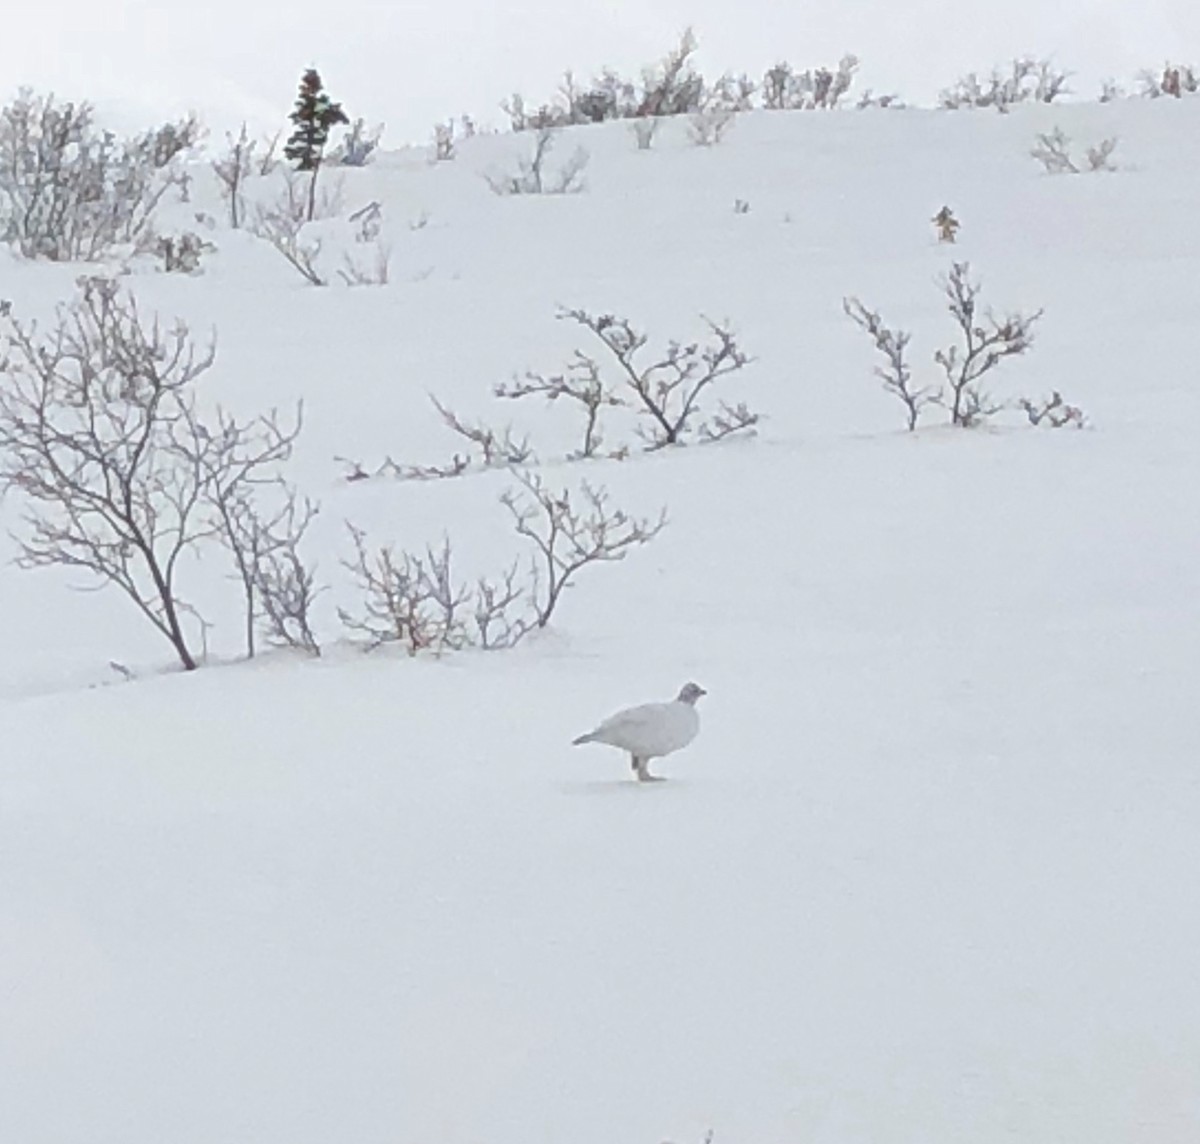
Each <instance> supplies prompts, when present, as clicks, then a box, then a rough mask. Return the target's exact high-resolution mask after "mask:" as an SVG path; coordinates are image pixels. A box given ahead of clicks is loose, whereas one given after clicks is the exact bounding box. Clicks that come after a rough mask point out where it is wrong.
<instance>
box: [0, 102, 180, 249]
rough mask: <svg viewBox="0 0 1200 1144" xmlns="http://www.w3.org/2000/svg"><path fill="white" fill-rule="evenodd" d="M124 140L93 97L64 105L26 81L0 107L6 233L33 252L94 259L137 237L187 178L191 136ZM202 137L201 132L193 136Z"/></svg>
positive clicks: (0, 199)
mask: <svg viewBox="0 0 1200 1144" xmlns="http://www.w3.org/2000/svg"><path fill="white" fill-rule="evenodd" d="M164 130H165V129H162V128H160V129H159V130H158V131H157V132H150V133H147V134H145V135H142V136H139V137H136V138H134V139H130V140H125V141H121V140H118V139H115V138H114V137H113V136H112V135H111V134H110V133H107V132H102V131H100V130H98V129H97V128H96V126H95V125H94V122H93V112H92V107H91V105H90V104H88V103H80V104H73V103H64V104H56V103H55V102H54V98H53V97H52V96H40V95H34V94H33V92H32V91H30V90H28V89H24V90H22V91H21V92H20V93H19V94H18V96H17V98H16V99H15V100H13V102H12V103H10V104H8V105H7V106H5V107H4V108H3V110H2V111H0V215H2V216H3V217H4V219H5V220H6V225H5V231H4V234H3V238H4V239H5V240H6V241H8V242H10V243H11V244H12V245H13V246H15V247H16V248H17V249H18V250H19V251H20V252H21V254H22V255H24V256H25V257H26V258H46V259H49V260H50V261H54V262H88V261H94V260H96V259H99V258H103V257H104V256H105V255H107V254H108V253H109V252H110V251H111V250H112V249H113V247H114V246H118V245H120V244H133V243H135V242H137V240H138V239H139V238H140V237H142V235H143V234H144V233H145V232H146V231H147V230H148V228H149V227H150V225H151V223H152V220H153V216H154V212H155V210H156V208H157V207H158V204H159V202H160V200H161V199H162V197H163V195H164V194H165V193H166V192H167V190H168V188H170V187H171V186H172V185H173V184H175V183H177V182H178V181H179V176H178V174H177V173H176V171H175V170H174V167H173V160H174V158H175V156H176V155H177V154H178V147H179V146H183V145H187V146H190V143H185V142H184V141H181V139H180V132H181V131H182V129H181V128H175V129H174V131H175V133H174V134H173V135H172V136H171V137H170V139H164V138H162V136H163V132H164ZM192 141H193V142H194V139H193V140H192Z"/></svg>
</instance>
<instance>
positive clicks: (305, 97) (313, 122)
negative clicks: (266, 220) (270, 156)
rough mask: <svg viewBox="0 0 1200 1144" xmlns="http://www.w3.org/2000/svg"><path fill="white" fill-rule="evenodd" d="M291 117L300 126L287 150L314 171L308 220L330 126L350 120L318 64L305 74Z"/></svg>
mask: <svg viewBox="0 0 1200 1144" xmlns="http://www.w3.org/2000/svg"><path fill="white" fill-rule="evenodd" d="M288 118H289V119H291V121H292V122H293V123H294V124H295V125H296V129H295V130H294V131H293V132H292V134H291V137H290V138H289V139H288V141H287V146H286V147H284V150H283V153H284V155H285V156H286V157H287V158H288V159H290V160H292V162H294V163H295V164H296V169H297V170H298V171H311V172H312V179H311V181H310V182H309V185H308V220H309V221H310V222H311V221H312V217H313V214H314V213H315V212H316V207H317V174H318V172H319V171H320V170H321V159H322V158H323V157H324V154H325V144H326V143H327V142H328V141H329V129H330V128H331V127H336V126H337V125H338V124H339V123H349V122H350V119H349V117H348V116H347V115H346V113H345V112H344V111H343V110H342V105H341V104H340V103H334V102H333V100H331V99H330V98H329V95H328V93H327V92H326V91H325V87H324V85H323V84H322V83H321V77H320V75H319V74H318V72H317V69H316V68H309V69H308V70H307V71H306V72H305V73H304V75H303V77H302V78H301V80H300V94H299V96H298V97H297V99H296V108H295V110H294V111H293V112H292V114H291V115H290V116H289V117H288Z"/></svg>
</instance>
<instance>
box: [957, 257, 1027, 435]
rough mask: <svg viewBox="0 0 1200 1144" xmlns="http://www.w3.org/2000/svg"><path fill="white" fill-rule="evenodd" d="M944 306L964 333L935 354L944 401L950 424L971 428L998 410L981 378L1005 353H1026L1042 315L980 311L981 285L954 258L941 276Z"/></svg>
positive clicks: (996, 364)
mask: <svg viewBox="0 0 1200 1144" xmlns="http://www.w3.org/2000/svg"><path fill="white" fill-rule="evenodd" d="M942 289H943V292H944V294H945V296H946V302H947V308H948V309H949V311H950V316H951V317H952V318H953V319H954V321H955V323H956V324H957V326H958V329H959V332H960V334H961V335H962V343H961V344H955V345H952V346H950V347H949V348H947V349H944V350H938V351H937V353H936V354H934V361H936V362H937V364H938V365H939V366H941V368H942V371H943V373H944V374H945V378H946V387H947V391H948V393H947V395H946V396H945V398H944V402H945V404H946V406H947V408H948V409H949V410H950V423H951V424H952V425H958V426H962V427H963V428H970V427H972V426H975V425H978V424H980V423H981V422H982V421H984V420H986V419H987V418H988V417H990V416H992V415H993V414H995V413H998V412H999V411H1000V410H1001V409H1002V408H1003V405H1002V404H997V403H996V402H995V401H993V399H992V398H991V396H990V395H989V394H988V393H987V391H986V390H985V389H984V388H983V378H984V377H985V375H986V374H988V373H989V372H990V371H991V370H993V369H994V368H995V367H996V366H998V365H999V364H1000V363H1001V362H1002V361H1003V360H1004V359H1005V358H1007V357H1016V356H1018V355H1020V354H1023V353H1025V351H1026V350H1028V349H1029V347H1030V346H1031V345H1032V344H1033V327H1034V325H1035V324H1036V323H1037V321H1038V320H1039V319H1040V318H1041V316H1042V311H1041V310H1037V311H1035V312H1034V313H1032V314H1027V315H1026V314H1020V313H1011V314H1006V315H1005V316H1004V317H1003V318H996V317H995V316H994V315H993V314H992V312H991V311H990V310H985V311H983V312H982V313H980V310H979V306H978V303H977V299H978V296H979V290H980V286H979V283H978V282H973V281H972V280H971V267H970V265H969V264H968V263H966V262H956V263H954V265H953V266H952V267H951V269H950V273H949V274H948V275H947V276H946V277H945V278H943V279H942Z"/></svg>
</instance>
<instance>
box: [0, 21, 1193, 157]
mask: <svg viewBox="0 0 1200 1144" xmlns="http://www.w3.org/2000/svg"><path fill="white" fill-rule="evenodd" d="M4 10H5V19H4V21H3V23H2V24H0V76H3V77H4V82H5V83H6V84H7V86H8V89H9V90H15V89H16V87H17V86H19V85H20V84H26V83H27V84H31V85H33V86H34V87H36V88H38V89H42V90H45V89H52V90H54V91H55V92H57V93H59V94H60V95H62V96H63V97H64V98H76V99H78V98H90V99H92V100H93V101H94V102H96V103H98V104H99V105H100V106H101V108H102V109H103V110H105V111H106V112H108V113H109V114H110V116H116V117H119V118H120V119H121V120H122V121H123V123H129V124H130V125H136V126H140V125H142V123H144V122H149V121H152V120H154V119H156V118H163V117H165V116H167V115H169V114H173V113H176V112H179V111H182V110H186V109H188V108H196V109H198V110H200V111H201V112H202V113H203V114H204V115H205V118H206V120H207V121H208V122H210V123H211V124H212V125H213V126H214V127H216V128H218V129H223V128H224V127H226V126H229V125H231V124H232V123H234V122H236V121H238V120H240V119H242V118H249V119H250V120H251V121H252V122H254V123H255V125H256V126H266V125H267V124H269V123H275V122H279V121H282V118H283V117H284V116H285V115H286V114H287V111H288V110H289V108H290V106H291V101H292V98H293V94H294V89H295V86H296V82H297V80H298V77H299V73H300V71H301V69H302V68H303V67H305V66H307V65H310V64H315V65H317V66H318V67H319V68H320V70H321V73H322V75H323V77H324V78H325V81H326V84H327V86H328V88H329V90H330V93H331V94H332V95H333V97H334V98H335V99H340V100H341V101H342V102H343V104H344V105H345V108H346V110H347V112H348V113H349V114H350V115H351V116H352V117H354V116H358V115H362V116H364V117H365V118H366V119H368V120H369V121H372V122H386V124H387V126H388V130H387V135H386V141H387V142H389V143H391V144H393V145H395V144H399V143H401V142H405V141H410V140H414V141H416V140H419V141H423V140H424V139H425V138H426V137H427V136H428V134H429V129H430V126H431V125H432V123H433V122H434V121H435V120H437V119H442V118H445V117H447V116H449V115H454V114H458V113H461V112H463V111H469V112H471V113H472V114H474V115H475V116H476V117H477V118H479V119H481V120H484V121H487V120H489V119H490V120H493V121H494V122H496V123H497V124H500V123H502V122H504V119H503V116H502V115H501V113H500V112H499V111H498V109H497V104H498V102H499V100H500V99H502V98H503V97H504V96H505V95H506V94H507V93H508V92H510V91H513V90H520V91H522V92H523V93H525V94H526V95H527V96H528V97H529V98H530V99H532V100H540V99H544V98H547V97H548V96H549V95H550V94H552V92H553V90H554V87H555V84H556V82H557V77H558V75H559V74H560V73H561V71H562V70H563V69H564V68H566V67H572V68H574V69H575V70H576V72H577V73H579V74H581V75H584V76H586V75H588V74H590V73H591V72H592V71H594V70H596V69H598V68H600V67H601V66H603V65H605V64H612V65H614V66H616V67H617V68H619V69H621V70H625V71H629V72H631V73H632V72H635V71H636V69H637V68H638V67H640V65H641V64H643V63H646V62H650V61H652V60H654V59H656V58H657V57H658V56H660V55H661V54H662V53H663V51H664V49H665V48H666V47H667V46H669V45H670V44H671V43H672V42H673V41H674V40H675V39H676V38H677V35H678V33H679V31H680V30H681V29H682V28H684V27H685V26H686V25H688V24H692V25H693V26H694V27H695V29H696V31H697V33H698V35H699V38H700V42H701V53H700V57H699V59H700V63H701V65H702V67H703V69H704V70H705V72H706V73H707V72H714V73H715V72H720V71H723V70H726V69H728V70H733V71H743V70H744V71H748V72H750V73H751V74H753V75H756V76H757V75H761V73H762V71H763V70H764V68H766V67H767V66H768V65H769V64H771V63H772V62H774V61H775V60H776V59H779V58H786V59H788V60H790V61H791V62H792V63H794V64H796V65H798V66H800V67H809V66H813V65H817V64H832V63H834V62H836V60H837V58H838V56H839V55H841V54H842V53H844V52H847V51H850V52H854V53H855V54H856V55H858V56H859V57H860V59H861V60H862V67H861V71H860V81H859V84H860V86H869V87H872V88H875V89H876V90H877V91H891V90H895V91H899V92H900V93H901V94H902V95H904V96H905V97H907V98H909V99H910V100H912V101H916V102H929V101H931V100H932V99H933V97H934V95H935V94H936V92H937V89H938V88H939V87H940V86H943V85H945V84H947V83H949V82H951V81H952V80H953V79H954V78H956V77H957V76H958V75H960V74H962V73H963V72H966V71H969V70H972V69H975V70H986V69H987V68H989V67H990V66H991V65H992V64H993V63H996V62H999V61H1001V60H1003V59H1005V58H1009V57H1011V56H1013V55H1015V54H1024V53H1036V54H1038V55H1048V56H1052V57H1053V58H1055V59H1056V60H1057V61H1058V62H1059V63H1060V64H1061V65H1063V66H1064V67H1066V68H1067V69H1069V70H1072V71H1075V72H1077V73H1079V75H1078V79H1077V81H1076V86H1077V87H1078V89H1079V90H1080V91H1081V92H1083V93H1086V94H1087V95H1089V96H1091V95H1092V94H1094V92H1095V90H1096V89H1097V87H1098V83H1099V80H1100V78H1102V77H1104V76H1109V75H1111V76H1116V77H1119V78H1131V77H1132V76H1133V75H1135V74H1136V72H1137V71H1138V70H1139V69H1141V68H1143V67H1159V66H1161V65H1162V63H1163V61H1164V60H1165V59H1167V58H1168V57H1169V58H1171V59H1173V60H1176V61H1180V60H1182V61H1183V62H1193V63H1194V62H1200V0H1144V2H1141V3H1139V2H1137V0H1054V2H1050V0H820V2H817V0H521V2H513V3H507V2H505V0H499V2H497V3H487V2H486V0H397V2H388V0H288V2H287V3H282V2H278V0H4ZM4 94H5V95H6V96H7V94H8V93H7V92H5V93H4Z"/></svg>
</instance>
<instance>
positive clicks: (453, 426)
mask: <svg viewBox="0 0 1200 1144" xmlns="http://www.w3.org/2000/svg"><path fill="white" fill-rule="evenodd" d="M430 401H432V402H433V406H434V408H435V409H436V410H437V411H438V413H439V414H440V415H441V418H442V422H443V423H444V424H445V426H446V427H447V428H448V429H450V430H452V431H453V432H455V433H457V434H458V436H460V437H461V438H463V440H465V441H467V442H469V444H471V445H472V446H474V448H475V449H476V450H477V452H478V454H479V457H478V460H477V461H476V460H473V459H472V458H471V457H470V456H469V455H468V456H466V457H463V456H461V455H456V456H455V457H454V460H453V461H452V462H451V464H450V466H448V467H447V468H443V469H439V468H432V469H422V468H413V469H410V470H408V471H407V472H406V474H405V475H407V476H410V477H417V478H429V477H450V476H453V477H457V476H459V475H460V474H461V473H464V472H466V471H467V470H468V469H470V468H472V467H474V468H477V469H507V468H509V467H511V466H512V465H524V464H528V463H529V462H530V461H532V460H533V449H532V447H531V446H530V444H529V438H528V437H517V436H516V435H515V433H514V432H513V429H512V427H511V426H507V425H506V426H505V427H504V428H503V429H499V430H498V429H493V428H491V426H488V425H483V424H471V423H470V422H468V421H464V420H463V419H462V418H461V417H459V416H458V414H457V413H454V412H453V411H452V410H450V409H447V408H446V406H444V405H443V404H442V403H441V402H440V401H438V399H437V398H436V397H431V398H430Z"/></svg>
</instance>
